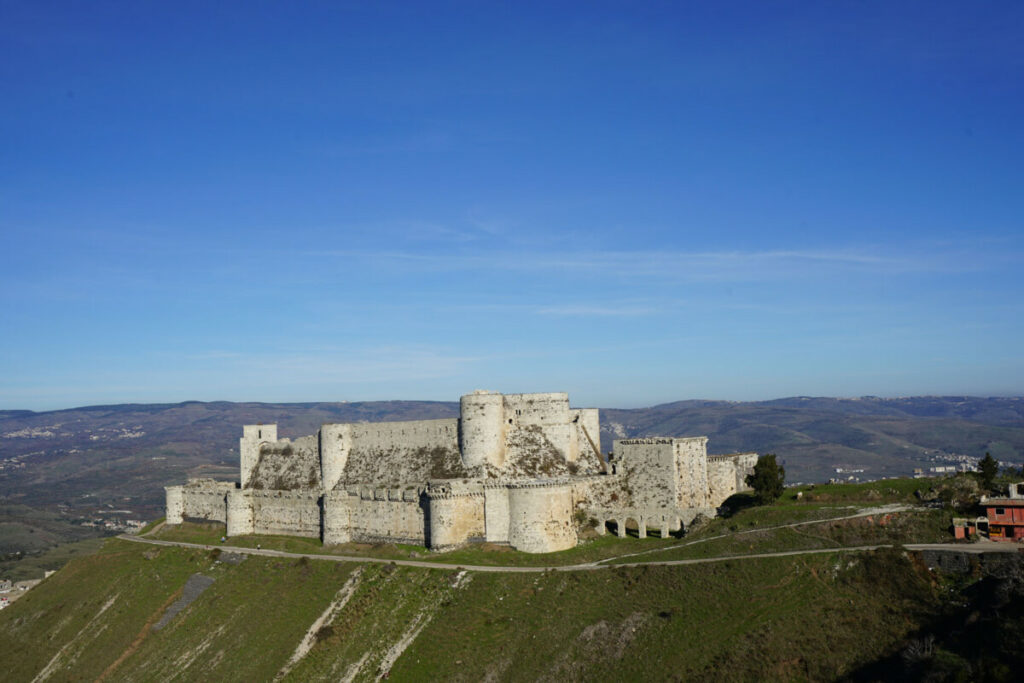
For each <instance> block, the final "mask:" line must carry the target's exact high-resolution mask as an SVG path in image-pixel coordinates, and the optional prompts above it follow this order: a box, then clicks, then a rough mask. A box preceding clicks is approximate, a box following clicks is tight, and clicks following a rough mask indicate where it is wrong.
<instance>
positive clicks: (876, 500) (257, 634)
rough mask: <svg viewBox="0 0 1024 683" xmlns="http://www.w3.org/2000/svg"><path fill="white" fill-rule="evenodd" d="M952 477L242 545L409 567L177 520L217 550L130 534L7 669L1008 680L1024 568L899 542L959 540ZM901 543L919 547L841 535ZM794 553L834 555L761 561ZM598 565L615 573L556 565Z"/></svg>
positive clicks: (73, 569)
mask: <svg viewBox="0 0 1024 683" xmlns="http://www.w3.org/2000/svg"><path fill="white" fill-rule="evenodd" d="M944 482H945V480H937V481H933V482H927V481H912V480H907V481H894V482H877V483H874V484H865V485H859V486H852V485H835V486H819V487H814V488H813V489H810V488H805V489H803V490H802V494H803V495H800V496H797V493H798V491H796V490H794V489H789V490H787V493H786V495H785V496H784V497H783V498H782V499H780V500H779V501H778V502H777V503H775V504H774V505H771V506H767V507H746V508H740V509H738V510H737V511H736V513H735V514H733V515H732V516H730V517H728V518H719V519H715V520H709V521H706V522H704V523H702V524H700V525H698V526H696V527H695V528H693V529H691V531H690V533H688V534H687V535H686V536H684V537H683V538H669V539H656V538H651V539H638V538H625V539H616V538H611V537H607V536H606V537H601V538H597V539H593V540H590V541H588V542H586V543H584V544H582V545H581V546H580V547H578V548H575V549H572V550H570V551H565V552H563V553H553V554H549V555H543V556H537V555H526V554H523V553H517V552H515V551H511V550H509V549H507V548H506V549H502V548H498V547H494V546H488V545H486V544H484V545H478V546H472V547H469V548H464V549H461V550H456V551H453V552H450V553H436V554H434V553H426V552H425V551H424V550H423V549H422V548H414V547H412V546H389V545H382V546H368V545H357V544H350V545H347V546H328V547H324V546H322V545H321V544H320V543H319V542H318V541H316V540H314V539H297V538H284V537H269V536H261V537H256V536H252V537H239V538H233V539H231V540H230V542H231V543H232V544H235V545H238V546H248V547H252V546H254V545H256V544H257V543H259V544H261V545H262V546H263V548H264V550H268V549H280V550H283V551H287V552H291V553H310V554H313V553H315V554H325V555H331V554H335V555H337V554H346V555H362V556H365V557H373V558H377V559H381V558H383V559H385V560H387V561H388V562H387V563H376V564H371V563H362V562H350V561H334V560H326V559H324V560H319V559H310V558H307V557H302V556H298V555H293V556H286V557H272V556H264V555H251V556H246V555H242V554H236V553H232V552H230V548H228V547H224V549H223V550H222V548H221V547H220V542H219V540H220V534H221V533H222V532H223V529H222V527H221V526H218V525H212V524H210V525H182V526H178V527H164V528H163V529H161V530H159V531H157V532H155V533H156V534H157V535H158V536H160V537H161V538H163V539H165V540H170V539H177V540H179V541H187V542H200V543H204V544H209V545H210V546H212V549H207V548H181V547H165V546H154V545H146V544H142V543H135V542H129V541H125V540H121V539H110V540H107V541H106V542H105V544H104V546H103V548H102V549H101V550H100V551H99V552H97V553H96V554H94V555H91V556H89V557H78V558H76V559H72V560H71V561H70V563H69V564H68V565H67V566H66V567H65V568H64V569H62V570H61V571H59V572H58V573H56V574H55V575H53V576H51V577H49V578H48V579H46V580H45V581H43V582H42V583H41V584H40V585H39V586H38V587H36V588H35V589H33V590H32V591H30V592H29V593H27V594H26V595H24V596H23V597H22V598H21V599H20V600H18V601H17V602H15V603H14V604H13V605H12V606H11V607H9V608H7V609H5V610H3V611H2V612H0V642H3V643H4V644H5V645H6V646H7V651H8V652H13V653H16V656H15V657H13V658H10V659H9V661H8V665H7V668H6V670H5V672H4V674H5V680H11V681H32V680H54V681H70V680H110V681H168V680H182V681H192V680H225V681H235V680H237V681H262V680H274V679H278V680H289V681H316V680H332V681H334V680H367V681H368V680H378V679H380V677H382V676H384V675H386V674H390V677H391V679H393V680H413V681H416V680H462V681H479V680H492V681H501V680H510V681H511V680H573V681H575V680H587V681H619V680H729V681H735V680H741V681H742V680H751V681H754V680H836V679H851V680H877V679H879V678H900V677H901V676H904V675H911V674H913V675H911V677H914V676H917V675H918V674H922V672H935V671H939V672H945V673H950V675H952V676H953V678H955V677H956V676H966V678H965V680H975V679H976V680H1003V679H1004V678H1005V677H1003V678H1000V676H1002V673H1006V672H1008V671H1012V670H1013V667H1015V666H1016V665H1017V663H1018V662H1017V660H1018V659H1020V657H1019V655H1017V654H1015V653H1016V652H1017V650H1016V649H1015V646H1014V644H1013V643H1014V642H1015V641H1012V639H1009V640H1008V639H1007V637H1004V636H1000V635H999V634H1006V633H1017V632H1019V631H1021V629H1024V617H1014V616H1013V615H1014V614H1018V613H1019V614H1024V612H1019V610H1018V611H1017V612H1015V611H1014V610H1015V609H1016V608H1017V607H1018V606H1020V607H1022V608H1024V563H1022V562H1019V561H1018V562H1017V563H1016V564H1015V565H1014V564H1013V563H1012V562H1011V564H1010V565H1009V566H1008V567H1003V569H1004V570H1005V571H1004V572H1003V574H1004V575H1002V576H1000V577H996V579H997V580H994V582H992V581H990V582H989V583H988V584H986V583H985V582H986V581H989V579H987V578H986V579H982V580H981V581H979V580H978V579H979V577H981V576H982V574H983V572H981V571H980V570H979V566H975V568H974V570H973V571H972V572H969V573H968V574H965V575H962V576H942V575H940V574H937V573H936V572H933V571H931V570H929V569H927V568H926V567H925V566H924V565H923V564H922V562H921V560H920V558H919V557H918V556H917V555H915V554H912V553H906V552H904V551H903V550H901V549H899V548H898V544H899V543H909V542H922V541H936V540H943V539H945V538H947V533H948V531H947V527H948V523H949V520H948V517H949V514H950V512H949V511H944V510H937V509H932V508H928V507H925V506H920V505H917V506H915V505H914V504H913V503H914V501H915V500H916V496H915V495H914V493H913V492H914V491H916V490H917V489H918V488H919V487H922V486H923V487H928V486H930V485H933V484H934V485H937V486H938V485H943V483H944ZM879 505H887V506H888V507H886V508H884V509H881V510H878V509H877V507H876V506H879ZM858 514H860V515H862V516H859V517H857V516H855V515H858ZM838 517H846V519H838V520H837V519H836V518H838ZM794 524H798V525H799V526H793V525H794ZM886 543H893V544H897V547H896V548H885V549H881V550H877V551H873V552H849V551H840V550H838V548H839V547H841V546H850V545H863V544H886ZM831 548H836V549H837V550H836V551H834V552H831V551H830V550H829V549H831ZM791 549H817V550H824V551H825V552H823V553H820V554H809V555H800V556H783V557H771V558H745V557H743V556H744V555H749V554H751V553H766V552H777V551H784V550H791ZM723 557H724V558H727V559H722V560H719V561H716V562H714V563H706V564H694V565H672V566H666V565H653V564H646V565H640V566H624V565H623V564H621V563H636V562H650V561H661V560H678V559H694V558H723ZM1009 557H1010V559H1011V560H1015V559H1017V558H1015V557H1014V556H1013V555H1011V556H1009ZM390 559H394V560H408V559H416V560H428V561H433V562H445V563H449V566H447V567H440V566H439V567H437V568H424V567H414V566H400V565H396V564H394V563H391V562H390V561H389V560H390ZM596 560H601V561H603V562H605V563H606V564H607V565H608V566H602V567H600V568H593V567H590V568H586V569H576V570H570V571H556V570H551V569H548V570H544V569H538V568H537V565H538V564H543V565H551V566H563V567H564V566H567V565H573V564H577V563H587V562H594V561H596ZM616 563H620V564H616ZM470 564H473V565H490V566H501V567H505V566H507V567H513V568H514V567H522V568H524V569H529V568H530V567H531V566H532V567H533V570H532V571H529V572H514V571H508V570H502V571H497V572H484V571H474V570H466V569H464V568H463V567H464V566H468V565H470ZM452 565H456V567H455V568H453V567H452ZM204 582H205V584H208V586H207V587H206V588H205V590H202V591H201V592H200V591H199V590H197V589H196V585H198V584H200V583H204ZM185 598H187V599H188V601H186V602H182V601H183V600H184V599H185ZM179 608H180V610H179ZM955 633H968V634H971V637H970V638H969V639H966V638H961V637H959V636H956V635H954V634H955ZM997 636H998V637H997ZM908 653H910V655H908ZM911 655H912V656H911ZM908 657H910V658H909V659H908ZM1015 657H1016V658H1017V659H1014V658H1015ZM914 672H917V673H916V674H915V673H914ZM1001 672H1002V673H1001ZM922 675H923V674H922ZM941 678H942V677H941V676H940V677H939V679H941Z"/></svg>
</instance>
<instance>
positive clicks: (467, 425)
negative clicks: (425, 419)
mask: <svg viewBox="0 0 1024 683" xmlns="http://www.w3.org/2000/svg"><path fill="white" fill-rule="evenodd" d="M459 403H460V413H461V416H462V419H461V420H460V422H459V446H460V449H461V450H462V464H463V465H465V466H466V467H478V466H480V465H483V464H485V463H488V464H491V465H494V466H495V467H500V466H501V465H502V464H504V462H505V401H504V397H503V396H502V395H501V394H498V393H492V392H489V391H474V392H473V393H472V394H467V395H465V396H463V397H462V398H461V399H460V401H459Z"/></svg>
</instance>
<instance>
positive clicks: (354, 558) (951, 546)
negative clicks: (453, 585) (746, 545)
mask: <svg viewBox="0 0 1024 683" xmlns="http://www.w3.org/2000/svg"><path fill="white" fill-rule="evenodd" d="M118 538H121V539H123V540H126V541H131V542H133V543H148V544H150V545H163V546H173V547H178V548H193V549H196V550H213V549H214V548H219V549H220V550H221V551H223V552H231V553H239V554H243V555H259V556H263V557H283V558H301V557H308V558H309V559H311V560H326V561H328V562H356V563H363V564H393V565H397V566H400V567H419V568H421V569H443V570H447V571H451V570H466V571H473V572H497V573H515V574H529V573H543V572H549V571H556V572H578V571H595V570H599V569H611V568H614V567H650V566H681V565H690V564H710V563H713V562H732V561H737V560H754V559H765V558H772V557H790V556H796V555H821V554H826V553H851V552H865V551H868V550H878V549H879V548H892V547H895V546H893V545H890V544H880V545H859V546H849V547H840V548H815V549H813V550H787V551H780V552H774V553H751V554H748V555H726V556H722V557H700V558H692V559H685V560H652V561H649V562H628V563H618V564H607V560H603V561H601V562H587V563H584V564H570V565H562V566H551V567H516V566H487V565H470V564H449V563H443V562H425V561H422V560H392V559H385V558H380V557H364V556H360V555H319V554H315V553H290V552H286V551H283V550H264V549H256V548H245V547H241V546H231V545H220V544H218V545H206V544H202V543H186V542H184V541H163V540H160V539H156V538H143V537H140V536H132V535H128V534H125V535H121V536H118ZM902 547H903V548H906V549H907V550H914V551H919V550H936V551H949V552H960V553H965V552H966V553H972V554H979V553H986V552H1018V547H1017V544H1011V543H994V542H989V543H972V544H962V543H910V544H905V545H903V546H902ZM608 559H615V558H608Z"/></svg>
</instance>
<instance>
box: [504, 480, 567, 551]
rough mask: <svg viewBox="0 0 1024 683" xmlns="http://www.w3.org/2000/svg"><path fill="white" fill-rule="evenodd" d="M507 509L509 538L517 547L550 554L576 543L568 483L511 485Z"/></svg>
mask: <svg viewBox="0 0 1024 683" xmlns="http://www.w3.org/2000/svg"><path fill="white" fill-rule="evenodd" d="M508 509H509V527H508V541H509V544H510V545H511V546H512V547H513V548H515V549H516V550H522V551H523V552H527V553H550V552H555V551H557V550H565V549H566V548H572V547H573V546H575V545H576V542H577V540H578V539H577V536H576V527H575V524H574V522H573V519H572V513H573V505H572V490H571V486H569V485H568V484H566V485H561V486H557V485H556V486H550V485H543V486H512V487H511V488H509V490H508Z"/></svg>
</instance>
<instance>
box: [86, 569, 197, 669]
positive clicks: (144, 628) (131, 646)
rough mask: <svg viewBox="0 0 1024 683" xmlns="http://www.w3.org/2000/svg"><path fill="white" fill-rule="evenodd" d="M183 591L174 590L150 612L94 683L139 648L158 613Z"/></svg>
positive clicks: (183, 588)
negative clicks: (126, 645) (122, 649)
mask: <svg viewBox="0 0 1024 683" xmlns="http://www.w3.org/2000/svg"><path fill="white" fill-rule="evenodd" d="M184 591H185V587H184V586H182V587H181V588H179V589H178V590H176V591H174V592H173V593H171V594H170V595H169V596H168V597H167V599H166V600H164V603H163V604H162V605H160V606H159V607H157V608H156V609H155V610H154V611H153V614H151V615H150V617H149V619H147V620H146V623H145V624H143V625H142V628H141V629H140V630H139V633H138V635H136V636H135V639H134V640H132V642H131V643H129V645H128V647H126V648H125V649H124V652H122V653H121V655H120V656H119V657H118V658H117V659H115V660H114V661H113V662H111V664H110V666H108V667H107V668H106V669H104V670H103V673H101V674H100V675H99V678H97V679H96V683H101V681H103V680H104V679H106V678H107V676H109V675H110V674H112V673H114V670H115V669H117V667H119V666H121V662H123V661H124V660H126V659H128V658H129V657H130V656H131V655H132V653H133V652H135V651H136V650H138V649H139V646H140V645H142V641H143V640H145V639H146V636H147V635H149V629H150V628H151V627H152V626H153V624H154V623H156V620H157V619H159V618H160V615H161V614H163V613H164V610H166V609H167V608H168V607H169V606H170V604H171V603H172V602H174V601H175V600H177V599H178V598H180V597H181V594H182V593H183V592H184Z"/></svg>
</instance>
